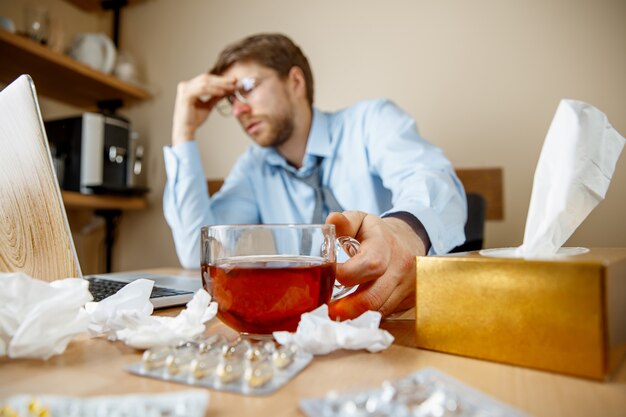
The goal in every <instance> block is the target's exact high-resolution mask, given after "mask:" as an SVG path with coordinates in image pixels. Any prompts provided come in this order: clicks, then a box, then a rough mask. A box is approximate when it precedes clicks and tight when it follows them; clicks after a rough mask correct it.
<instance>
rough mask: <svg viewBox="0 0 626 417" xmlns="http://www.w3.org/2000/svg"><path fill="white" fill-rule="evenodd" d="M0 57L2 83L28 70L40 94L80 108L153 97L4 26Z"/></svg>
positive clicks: (1, 30)
mask: <svg viewBox="0 0 626 417" xmlns="http://www.w3.org/2000/svg"><path fill="white" fill-rule="evenodd" d="M0 56H1V57H2V65H1V66H0V82H2V83H6V84H8V83H10V82H12V81H13V80H15V79H16V78H17V77H18V76H20V75H21V74H24V73H27V74H29V75H30V76H31V77H32V79H33V80H34V82H35V87H36V88H37V92H38V93H39V94H41V95H43V96H46V97H50V98H52V99H55V100H58V101H62V102H64V103H67V104H71V105H74V106H77V107H82V108H85V107H86V108H90V107H96V104H97V103H98V102H100V101H108V100H122V101H123V102H124V104H128V103H130V102H135V101H140V100H147V99H149V98H150V94H149V93H148V92H147V91H145V90H144V89H142V88H139V87H137V86H134V85H131V84H128V83H126V82H124V81H121V80H119V79H117V78H115V77H113V76H111V75H108V74H105V73H103V72H101V71H97V70H95V69H93V68H90V67H88V66H86V65H83V64H81V63H80V62H78V61H76V60H74V59H72V58H70V57H68V56H66V55H63V54H59V53H57V52H53V51H51V50H50V49H48V48H46V47H45V46H42V45H40V44H38V43H36V42H34V41H32V40H30V39H27V38H24V37H21V36H18V35H15V34H12V33H10V32H7V31H5V30H3V29H0Z"/></svg>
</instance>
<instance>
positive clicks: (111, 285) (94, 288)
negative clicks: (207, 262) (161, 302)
mask: <svg viewBox="0 0 626 417" xmlns="http://www.w3.org/2000/svg"><path fill="white" fill-rule="evenodd" d="M85 279H86V280H87V281H89V292H90V293H91V295H93V300H94V301H102V300H104V299H105V298H107V297H109V296H111V295H113V294H115V293H116V292H118V291H119V290H120V289H122V288H123V287H124V286H126V285H127V284H128V283H127V282H119V281H113V280H109V279H102V278H98V277H89V278H85ZM184 294H193V293H192V292H191V291H184V290H173V289H171V288H164V287H157V286H154V287H152V294H150V298H151V299H152V298H160V297H170V296H173V295H184Z"/></svg>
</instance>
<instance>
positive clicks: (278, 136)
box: [257, 113, 294, 148]
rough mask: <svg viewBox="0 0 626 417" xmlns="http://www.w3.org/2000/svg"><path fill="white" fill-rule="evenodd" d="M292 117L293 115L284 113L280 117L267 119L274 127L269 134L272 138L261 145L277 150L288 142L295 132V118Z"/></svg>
mask: <svg viewBox="0 0 626 417" xmlns="http://www.w3.org/2000/svg"><path fill="white" fill-rule="evenodd" d="M291 116H292V115H291V113H283V114H282V115H281V116H280V117H274V118H267V119H266V122H267V123H268V124H269V125H270V126H271V127H272V129H271V131H270V132H268V133H269V134H270V135H272V136H270V137H269V138H268V140H265V141H263V142H264V143H259V145H260V146H263V147H274V148H277V147H279V146H280V145H283V144H284V143H285V142H287V141H288V140H289V138H290V137H291V135H292V134H293V130H294V123H293V117H291ZM257 143H258V141H257Z"/></svg>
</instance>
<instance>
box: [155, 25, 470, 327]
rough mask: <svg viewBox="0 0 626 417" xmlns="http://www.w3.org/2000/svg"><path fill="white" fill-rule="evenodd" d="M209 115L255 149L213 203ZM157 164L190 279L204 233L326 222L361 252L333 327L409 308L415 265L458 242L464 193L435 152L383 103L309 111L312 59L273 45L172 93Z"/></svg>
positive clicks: (272, 41) (254, 44) (234, 50)
mask: <svg viewBox="0 0 626 417" xmlns="http://www.w3.org/2000/svg"><path fill="white" fill-rule="evenodd" d="M214 108H217V109H218V110H221V112H222V113H228V112H231V113H232V115H233V116H234V117H235V118H236V119H237V121H238V122H239V124H240V125H241V127H242V128H243V129H244V130H245V132H246V133H247V134H248V136H250V137H251V138H252V140H253V141H254V142H255V143H254V144H253V145H252V146H251V147H250V148H249V149H248V151H247V152H246V153H244V154H243V155H242V156H241V157H240V158H239V160H238V161H237V163H236V164H235V166H234V167H233V169H232V171H231V173H230V174H229V176H228V177H227V178H226V180H225V182H224V185H223V187H222V189H221V190H220V192H219V193H217V194H216V195H215V196H213V198H209V197H208V193H207V185H206V178H205V175H204V171H203V169H202V164H201V161H200V157H199V153H198V149H197V145H196V143H195V141H194V137H195V133H196V130H197V129H198V127H199V126H200V125H202V124H203V123H204V122H205V121H206V120H207V118H208V116H209V114H210V113H211V111H212V110H213V109H214ZM164 153H165V162H166V171H167V177H168V182H167V185H166V189H165V194H164V212H165V217H166V219H167V221H168V224H169V225H170V227H171V229H172V232H173V235H174V241H175V244H176V250H177V253H178V256H179V259H180V261H181V263H182V264H183V266H185V267H198V266H199V253H200V250H199V239H198V235H199V230H200V227H201V226H203V225H205V224H220V223H221V224H228V223H239V224H256V223H311V222H313V223H323V222H324V217H325V216H326V215H327V214H329V212H331V213H330V215H328V217H326V219H325V220H326V222H327V223H332V224H335V226H336V230H337V236H342V235H344V236H345V235H347V236H351V237H355V238H356V239H357V240H359V241H360V242H361V248H360V251H359V253H358V254H357V255H355V256H354V257H353V258H351V259H349V260H348V261H347V262H345V264H340V265H338V266H337V279H338V280H339V281H340V282H341V283H342V284H344V285H346V286H352V285H356V284H359V288H358V290H357V291H355V292H354V293H353V294H350V295H348V296H346V297H344V298H342V299H340V300H338V301H336V302H334V303H332V305H331V306H330V312H331V315H332V316H334V317H337V318H340V319H345V318H352V317H356V316H358V315H359V314H361V313H362V312H364V311H367V310H378V311H380V312H381V313H382V314H383V315H388V314H390V313H392V312H394V311H397V310H401V309H405V308H409V307H411V306H412V305H415V273H416V261H415V256H416V255H425V254H440V253H446V252H448V251H449V250H451V249H452V248H454V247H455V246H458V245H459V244H461V243H463V241H464V234H463V226H464V223H465V219H466V211H467V209H466V200H465V195H464V191H463V187H462V185H461V183H460V182H459V180H458V178H457V177H456V176H455V174H454V170H453V169H452V167H451V164H450V163H449V161H448V160H447V159H446V158H445V157H444V156H443V154H442V152H441V150H439V149H438V148H436V147H435V146H433V145H431V144H430V143H428V142H427V141H426V140H424V139H423V138H422V137H421V136H420V135H419V134H418V132H417V128H416V126H415V122H414V121H413V119H412V118H411V117H410V116H409V115H408V114H406V113H404V112H403V111H402V110H400V109H399V108H398V107H396V106H395V105H394V104H393V103H391V102H389V101H387V100H372V101H363V102H360V103H357V104H355V105H353V106H351V107H348V108H346V109H344V110H341V111H339V112H335V113H324V112H321V111H320V110H318V109H317V108H314V107H313V76H312V74H311V69H310V67H309V63H308V61H307V58H306V57H305V56H304V55H303V54H302V51H301V50H300V48H298V47H297V46H296V45H295V44H294V43H293V42H292V41H291V40H290V39H289V38H287V37H285V36H283V35H280V34H259V35H254V36H250V37H248V38H246V39H243V40H241V41H239V42H237V43H235V44H233V45H231V46H229V47H227V48H226V49H225V50H224V51H222V53H221V54H220V56H219V57H218V60H217V62H216V64H215V66H214V67H213V69H212V70H211V71H210V73H208V74H200V75H198V76H197V77H195V78H193V79H191V80H189V81H184V82H181V83H179V84H178V88H177V94H176V103H175V108H174V117H173V128H172V147H171V148H170V147H166V148H164ZM343 210H348V211H343Z"/></svg>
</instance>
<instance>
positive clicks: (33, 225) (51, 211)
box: [0, 77, 80, 281]
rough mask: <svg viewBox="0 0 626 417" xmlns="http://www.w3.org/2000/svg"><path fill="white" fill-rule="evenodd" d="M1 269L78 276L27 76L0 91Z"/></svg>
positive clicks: (47, 275)
mask: <svg viewBox="0 0 626 417" xmlns="http://www.w3.org/2000/svg"><path fill="white" fill-rule="evenodd" d="M0 149H1V150H2V151H1V152H0V271H2V272H14V271H22V272H24V273H26V274H28V275H30V276H32V277H34V278H39V279H43V280H47V281H52V280H55V279H59V278H66V277H77V276H80V268H79V266H78V260H77V259H76V256H75V252H74V250H73V247H72V245H73V243H72V240H71V239H70V235H69V225H68V222H67V218H66V216H65V211H64V209H63V203H62V201H61V195H60V190H59V186H58V184H57V181H56V177H55V175H54V173H53V169H52V159H51V157H50V151H49V150H48V143H47V141H46V140H45V138H44V137H43V134H42V130H41V129H40V121H39V118H38V113H37V110H36V102H35V98H34V96H33V94H32V93H31V87H30V84H29V80H28V78H27V77H20V78H19V79H18V80H17V81H15V82H14V83H13V84H11V85H9V86H8V87H6V88H5V89H4V90H3V91H2V92H0Z"/></svg>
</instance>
